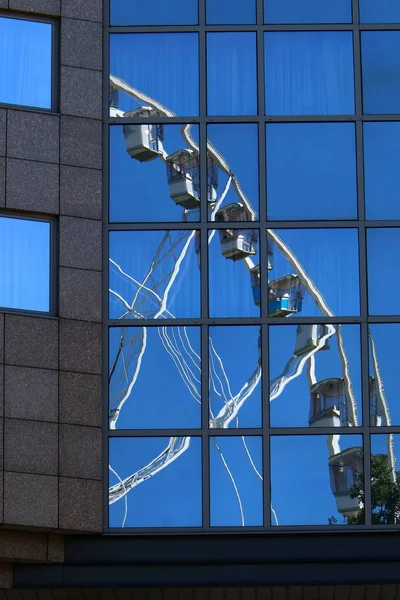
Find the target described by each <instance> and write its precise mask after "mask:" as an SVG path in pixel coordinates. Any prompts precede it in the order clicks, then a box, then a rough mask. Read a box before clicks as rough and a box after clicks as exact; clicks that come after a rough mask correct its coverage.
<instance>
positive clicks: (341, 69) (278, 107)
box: [265, 31, 354, 115]
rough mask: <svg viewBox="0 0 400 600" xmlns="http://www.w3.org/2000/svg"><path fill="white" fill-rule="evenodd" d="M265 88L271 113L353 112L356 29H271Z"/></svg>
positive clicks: (268, 110) (267, 105)
mask: <svg viewBox="0 0 400 600" xmlns="http://www.w3.org/2000/svg"><path fill="white" fill-rule="evenodd" d="M265 93H266V112H267V114H268V115H343V114H353V113H354V68H353V41H352V34H351V32H350V31H306V32H305V31H292V32H289V31H285V32H267V33H266V34H265Z"/></svg>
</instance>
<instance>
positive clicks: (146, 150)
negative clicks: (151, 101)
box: [123, 106, 164, 162]
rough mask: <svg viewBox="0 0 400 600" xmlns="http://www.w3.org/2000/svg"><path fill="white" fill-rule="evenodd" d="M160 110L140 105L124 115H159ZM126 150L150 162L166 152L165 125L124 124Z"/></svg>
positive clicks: (132, 156)
mask: <svg viewBox="0 0 400 600" xmlns="http://www.w3.org/2000/svg"><path fill="white" fill-rule="evenodd" d="M158 116H159V111H157V110H155V109H154V108H151V107H150V106H140V107H139V108H136V109H135V110H131V111H129V112H126V113H125V114H124V117H128V118H129V117H130V118H132V117H142V118H143V117H147V118H148V117H158ZM123 130H124V138H125V146H126V151H127V152H128V154H129V155H130V157H131V158H135V159H136V160H139V161H140V162H149V161H150V160H154V159H155V158H159V157H160V156H162V155H163V153H164V148H163V144H162V142H163V140H164V125H162V124H151V123H143V124H140V123H135V124H129V125H124V126H123Z"/></svg>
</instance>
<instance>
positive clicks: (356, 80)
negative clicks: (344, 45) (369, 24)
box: [353, 23, 363, 118]
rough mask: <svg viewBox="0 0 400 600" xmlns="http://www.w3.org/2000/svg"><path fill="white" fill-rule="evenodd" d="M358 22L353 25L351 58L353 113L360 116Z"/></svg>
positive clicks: (360, 82) (360, 85) (360, 90)
mask: <svg viewBox="0 0 400 600" xmlns="http://www.w3.org/2000/svg"><path fill="white" fill-rule="evenodd" d="M360 37H361V35H360V28H359V26H358V23H357V24H355V25H354V30H353V60H354V94H355V97H354V101H355V114H356V116H357V118H361V115H362V112H363V109H362V75H361V39H360Z"/></svg>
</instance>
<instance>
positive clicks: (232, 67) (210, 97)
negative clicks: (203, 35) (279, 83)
mask: <svg viewBox="0 0 400 600" xmlns="http://www.w3.org/2000/svg"><path fill="white" fill-rule="evenodd" d="M256 77H257V63H256V34H255V33H252V32H242V33H231V32H229V33H207V112H208V114H209V115H255V114H257V80H256Z"/></svg>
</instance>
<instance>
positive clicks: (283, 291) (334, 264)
mask: <svg viewBox="0 0 400 600" xmlns="http://www.w3.org/2000/svg"><path fill="white" fill-rule="evenodd" d="M268 243H269V245H270V250H271V251H273V257H272V266H273V268H272V270H270V271H269V273H268V280H269V284H268V289H269V307H268V308H269V314H270V316H275V317H282V316H290V315H292V316H296V315H297V316H299V317H311V316H321V315H327V316H331V315H332V314H334V315H343V316H351V315H358V314H360V306H359V268H358V236H357V230H356V229H338V228H332V229H330V228H326V229H319V228H316V229H274V230H268ZM299 263H300V265H302V267H303V269H304V275H305V276H303V278H302V279H299V277H298V275H297V270H298V264H299ZM306 283H307V285H306ZM258 285H259V284H258Z"/></svg>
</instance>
